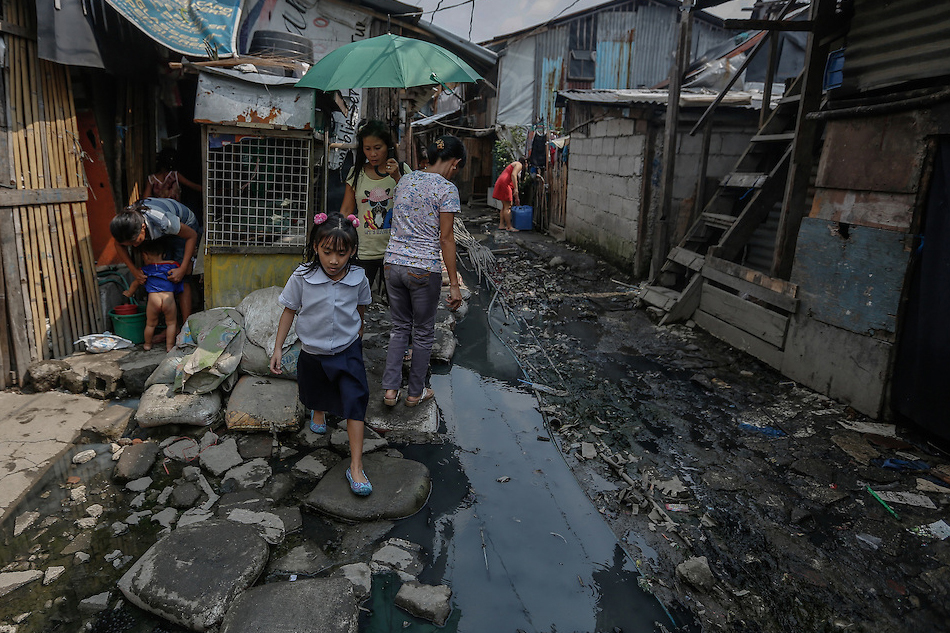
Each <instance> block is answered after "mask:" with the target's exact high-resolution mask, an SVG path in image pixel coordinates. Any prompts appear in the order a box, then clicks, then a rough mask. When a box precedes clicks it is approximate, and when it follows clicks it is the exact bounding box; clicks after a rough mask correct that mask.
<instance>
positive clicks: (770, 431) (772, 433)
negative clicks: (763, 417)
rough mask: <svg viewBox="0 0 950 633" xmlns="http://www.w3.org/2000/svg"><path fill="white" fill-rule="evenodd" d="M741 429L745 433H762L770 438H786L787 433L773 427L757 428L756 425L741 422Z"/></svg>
mask: <svg viewBox="0 0 950 633" xmlns="http://www.w3.org/2000/svg"><path fill="white" fill-rule="evenodd" d="M739 428H740V429H742V430H743V431H755V432H756V433H762V434H763V435H768V436H769V437H785V431H783V430H782V429H776V428H774V427H771V426H756V425H755V424H749V423H747V422H740V423H739Z"/></svg>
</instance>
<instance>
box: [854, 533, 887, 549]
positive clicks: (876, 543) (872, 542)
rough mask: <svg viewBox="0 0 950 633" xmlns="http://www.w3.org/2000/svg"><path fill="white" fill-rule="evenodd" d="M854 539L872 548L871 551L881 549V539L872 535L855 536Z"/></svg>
mask: <svg viewBox="0 0 950 633" xmlns="http://www.w3.org/2000/svg"><path fill="white" fill-rule="evenodd" d="M854 537H855V538H856V539H858V540H859V541H861V542H862V543H864V544H865V545H868V546H869V547H871V549H879V548H880V547H881V539H879V538H878V537H876V536H872V535H870V534H855V535H854Z"/></svg>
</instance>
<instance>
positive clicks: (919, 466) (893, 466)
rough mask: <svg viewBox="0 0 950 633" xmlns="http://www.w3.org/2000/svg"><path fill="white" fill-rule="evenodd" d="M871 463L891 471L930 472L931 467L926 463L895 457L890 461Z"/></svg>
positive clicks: (877, 460) (880, 460)
mask: <svg viewBox="0 0 950 633" xmlns="http://www.w3.org/2000/svg"><path fill="white" fill-rule="evenodd" d="M871 463H872V464H874V465H875V466H880V467H881V468H888V469H890V470H900V471H907V470H929V469H930V466H928V465H927V463H926V462H923V461H920V460H909V459H895V458H893V457H891V458H888V459H872V460H871Z"/></svg>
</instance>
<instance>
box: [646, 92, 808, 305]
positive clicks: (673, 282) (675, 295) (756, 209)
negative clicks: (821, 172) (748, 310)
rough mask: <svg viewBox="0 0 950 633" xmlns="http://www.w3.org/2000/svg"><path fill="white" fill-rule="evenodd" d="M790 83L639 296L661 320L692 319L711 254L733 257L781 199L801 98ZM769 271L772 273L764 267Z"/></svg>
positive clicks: (720, 256) (720, 257)
mask: <svg viewBox="0 0 950 633" xmlns="http://www.w3.org/2000/svg"><path fill="white" fill-rule="evenodd" d="M801 81H802V77H801V75H799V77H798V78H797V79H796V80H795V81H794V82H793V83H792V85H791V86H790V87H789V89H788V90H787V91H786V94H785V95H784V96H783V97H782V99H781V100H780V101H779V102H778V104H777V106H776V108H775V109H774V110H773V111H772V112H771V114H770V115H769V117H768V118H767V119H766V121H765V122H764V123H763V124H762V126H761V128H760V129H759V131H758V133H757V134H756V135H755V136H753V137H752V139H750V141H749V145H748V147H746V149H745V151H744V152H743V153H742V155H741V156H740V157H739V159H738V160H737V161H736V163H735V166H734V167H733V169H732V171H731V172H729V173H728V174H726V175H725V176H724V177H723V178H722V179H721V180H720V182H719V185H718V187H717V188H716V191H715V192H714V194H713V196H712V198H711V199H710V201H709V203H708V204H707V205H706V206H705V208H704V209H703V211H702V213H700V214H699V217H697V218H696V220H695V221H694V222H693V224H692V225H691V226H690V228H689V230H688V231H687V232H686V235H685V236H684V237H683V239H682V240H681V241H680V243H679V244H678V245H677V246H675V247H673V249H672V250H671V251H670V252H669V254H668V255H667V257H666V261H665V262H664V264H663V266H662V268H661V269H660V271H659V273H658V274H656V275H654V279H653V283H652V284H651V285H649V286H647V287H646V288H645V289H644V291H643V293H642V294H641V299H642V300H643V301H644V302H646V303H648V304H650V305H652V306H655V307H657V308H659V309H661V310H663V311H664V312H666V314H665V315H664V317H663V319H662V320H661V323H671V322H676V321H681V320H683V319H686V318H689V316H690V315H692V313H693V311H694V310H695V309H696V307H697V305H698V304H699V296H700V295H699V290H700V287H701V285H702V275H701V271H702V269H703V266H704V264H705V259H706V257H707V256H715V257H717V258H719V259H722V260H731V259H734V258H735V257H737V256H738V255H739V254H741V252H742V250H743V249H744V248H745V247H746V245H747V244H748V243H749V239H750V238H751V237H752V235H753V233H754V232H755V231H756V229H757V228H758V227H759V226H760V225H762V223H763V222H764V221H765V220H766V218H768V216H769V213H770V212H772V211H773V210H774V209H775V208H776V205H777V204H780V203H781V201H782V196H783V195H784V193H785V184H786V181H787V177H788V168H789V163H790V158H791V152H792V141H793V140H794V138H795V125H796V121H797V115H798V105H799V100H800V96H801ZM763 272H768V271H763Z"/></svg>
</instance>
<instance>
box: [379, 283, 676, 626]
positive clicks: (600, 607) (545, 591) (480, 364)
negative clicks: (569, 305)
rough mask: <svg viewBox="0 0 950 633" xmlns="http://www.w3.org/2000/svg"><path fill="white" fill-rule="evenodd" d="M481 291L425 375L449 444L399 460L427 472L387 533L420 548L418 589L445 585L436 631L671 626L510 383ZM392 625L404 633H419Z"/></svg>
mask: <svg viewBox="0 0 950 633" xmlns="http://www.w3.org/2000/svg"><path fill="white" fill-rule="evenodd" d="M487 294H488V292H487V291H486V290H484V289H483V290H482V291H481V293H480V294H479V295H478V296H473V298H472V300H471V302H470V308H471V309H470V311H469V314H468V316H467V317H466V318H465V319H464V320H463V321H462V322H461V323H460V324H459V326H458V328H457V329H456V336H457V338H458V339H459V348H458V349H457V351H456V355H455V357H454V359H453V365H452V367H451V369H449V370H448V371H447V372H442V373H437V375H434V376H433V377H432V386H433V388H434V389H435V391H436V394H437V401H438V403H439V407H440V409H441V411H442V414H443V417H444V424H445V431H446V433H447V434H448V435H449V437H450V438H451V439H452V441H453V442H454V445H446V446H440V447H418V448H413V449H411V450H407V451H405V452H406V456H407V457H411V458H413V459H418V460H419V461H422V462H424V463H426V464H427V465H428V466H429V468H430V469H432V475H433V494H432V498H431V499H430V502H429V507H428V508H427V509H426V510H425V511H423V512H422V513H420V514H419V515H417V516H415V517H411V518H410V519H407V520H405V521H402V522H400V523H399V524H398V525H397V526H396V529H395V532H396V535H397V536H403V537H405V538H407V539H409V540H412V541H414V542H417V543H420V544H423V545H424V546H425V547H428V543H431V544H432V545H431V547H432V549H431V551H432V555H433V559H434V564H433V565H432V567H431V569H430V570H429V571H428V574H427V576H428V577H425V576H424V577H423V578H422V580H423V581H425V582H432V583H439V582H445V583H446V584H448V585H450V586H451V587H452V591H453V597H452V602H453V605H454V606H455V608H456V610H455V612H453V617H452V619H451V620H450V622H449V623H448V625H447V626H446V629H445V630H451V631H467V632H472V633H474V632H484V631H512V632H514V631H525V632H547V631H552V632H553V631H560V632H566V631H588V632H594V631H618V630H619V631H624V632H626V633H631V632H635V631H656V630H661V629H659V627H658V626H657V623H660V624H662V625H663V626H665V627H667V628H670V629H672V628H675V627H676V626H678V625H681V624H683V621H682V620H681V619H680V618H679V617H676V618H675V619H674V617H675V616H674V615H671V614H670V613H668V612H667V611H666V610H665V609H664V608H663V606H662V605H660V604H659V602H658V601H657V600H656V599H655V598H654V597H653V596H652V595H650V594H649V593H646V592H644V591H643V590H641V589H640V587H639V585H638V578H639V574H638V572H637V570H636V564H635V563H634V561H632V560H630V558H629V557H628V556H627V555H626V553H625V552H624V550H623V549H622V548H621V547H620V546H619V544H618V543H617V540H616V537H615V536H614V534H613V533H612V532H611V531H610V529H609V527H608V526H607V525H606V523H605V522H604V521H603V519H602V518H601V516H600V515H599V514H598V513H597V511H596V509H595V508H594V506H593V504H592V503H591V502H590V501H589V499H588V498H587V497H586V496H585V494H584V492H583V491H582V490H581V488H580V486H579V485H578V484H577V482H576V480H575V479H574V476H573V474H572V472H571V471H570V469H569V468H568V466H567V464H565V463H564V460H563V458H562V457H561V455H560V453H559V452H558V449H557V446H556V445H555V443H554V442H553V441H550V440H551V438H550V436H549V435H548V432H547V430H546V429H545V426H544V420H543V418H542V416H541V413H540V412H539V411H538V401H537V398H536V397H535V396H534V394H533V393H532V392H531V391H530V390H528V388H526V387H525V386H524V385H523V384H522V383H520V382H519V381H518V379H519V378H522V377H523V374H522V371H521V368H520V366H519V365H518V363H517V361H515V360H514V358H513V357H512V356H511V354H510V353H509V352H508V350H507V349H506V348H505V347H504V345H503V344H502V342H501V341H500V340H499V339H498V338H497V337H496V336H495V335H494V333H493V332H492V330H491V328H490V327H489V322H488V317H487V315H488V301H487V300H486V299H485V295H487ZM493 314H494V315H495V316H496V317H498V318H502V317H503V315H501V311H500V310H493ZM512 325H513V324H512ZM494 327H495V329H496V330H499V329H500V328H507V327H509V325H506V324H505V323H504V322H501V321H498V322H496V323H494ZM463 473H464V474H463ZM455 500H457V502H455ZM374 589H375V591H376V592H377V595H378V594H379V592H385V591H387V590H389V589H388V587H386V586H383V584H382V583H379V585H378V586H376V587H374ZM377 604H379V605H382V604H384V602H383V601H382V600H380V601H378V602H377ZM400 621H402V622H406V623H407V627H406V628H405V629H404V630H408V631H426V630H430V629H429V628H428V627H427V626H426V625H419V624H418V623H415V622H410V619H408V618H400ZM392 624H393V614H392V613H391V612H389V610H388V609H385V608H382V609H381V610H380V611H375V610H374V612H373V614H372V616H370V617H368V618H366V625H367V628H366V630H368V631H374V632H377V631H378V632H382V631H391V630H396V629H392V628H389V627H391V626H392ZM416 627H419V628H416Z"/></svg>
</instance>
